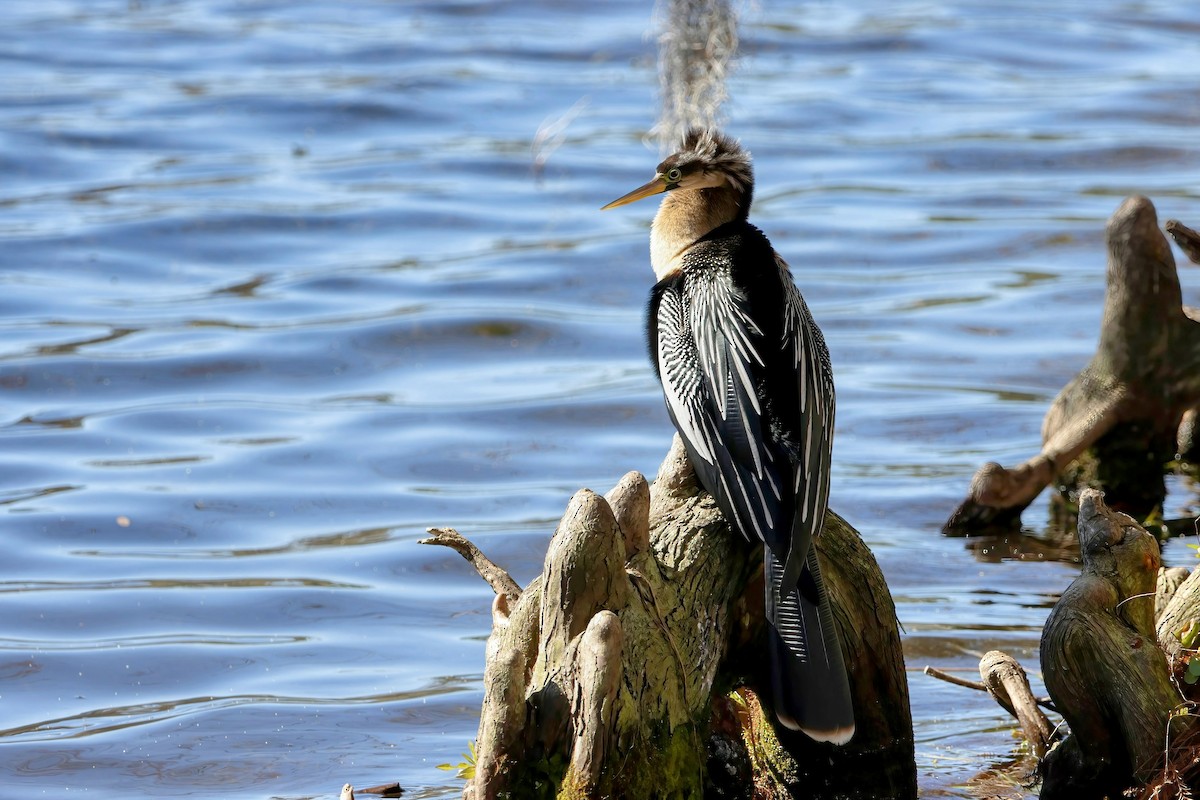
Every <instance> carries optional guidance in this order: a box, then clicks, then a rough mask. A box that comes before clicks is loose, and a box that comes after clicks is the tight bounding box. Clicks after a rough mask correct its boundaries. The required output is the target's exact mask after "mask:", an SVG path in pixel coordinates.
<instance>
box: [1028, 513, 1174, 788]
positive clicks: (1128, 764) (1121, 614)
mask: <svg viewBox="0 0 1200 800" xmlns="http://www.w3.org/2000/svg"><path fill="white" fill-rule="evenodd" d="M1079 542H1080V549H1081V551H1082V556H1083V569H1082V572H1081V574H1080V576H1079V577H1078V578H1076V579H1075V581H1074V582H1072V583H1071V585H1070V586H1069V587H1068V588H1067V590H1066V591H1065V592H1064V593H1063V595H1062V598H1061V599H1060V600H1059V601H1058V603H1057V604H1056V605H1055V607H1054V610H1053V611H1051V613H1050V617H1049V618H1048V619H1047V620H1046V626H1045V629H1044V631H1043V633H1042V672H1043V676H1044V678H1045V681H1046V689H1047V690H1048V691H1049V692H1050V696H1051V697H1052V698H1053V699H1054V703H1055V705H1056V706H1057V708H1058V710H1059V711H1060V712H1061V713H1062V715H1063V718H1064V719H1065V720H1066V721H1067V724H1068V725H1069V726H1070V729H1071V736H1070V738H1069V740H1068V741H1067V742H1064V744H1063V746H1061V747H1059V748H1057V749H1056V750H1054V751H1053V752H1052V753H1051V754H1050V755H1049V756H1048V757H1047V758H1046V759H1044V760H1043V762H1042V775H1043V788H1042V797H1043V798H1058V797H1063V798H1067V797H1070V798H1087V797H1097V798H1099V797H1104V796H1105V795H1108V796H1113V797H1119V796H1120V795H1121V793H1122V792H1123V791H1124V790H1125V789H1128V788H1130V787H1131V786H1140V785H1145V784H1147V783H1148V782H1150V781H1151V780H1152V779H1154V778H1155V776H1157V775H1159V774H1160V773H1161V772H1162V770H1163V768H1164V767H1165V761H1166V759H1165V747H1166V744H1165V743H1166V742H1167V741H1168V736H1167V732H1168V726H1171V727H1172V731H1171V732H1172V733H1173V734H1175V735H1176V736H1177V737H1183V736H1184V735H1186V734H1188V732H1189V731H1190V729H1191V728H1192V718H1190V717H1173V711H1174V710H1175V709H1176V707H1177V706H1179V705H1180V704H1181V702H1182V698H1181V697H1180V694H1179V692H1178V691H1177V690H1176V689H1175V687H1174V686H1173V685H1172V683H1171V677H1170V669H1169V664H1168V660H1167V656H1166V654H1165V653H1164V652H1163V650H1162V649H1161V648H1160V647H1159V646H1158V640H1157V637H1156V635H1155V620H1154V599H1155V593H1156V584H1157V579H1158V573H1159V567H1160V566H1161V561H1160V560H1159V552H1158V542H1157V540H1156V539H1155V538H1154V537H1153V536H1151V535H1150V534H1149V533H1147V532H1146V531H1145V530H1144V529H1143V528H1142V527H1141V526H1139V525H1138V524H1137V522H1136V521H1134V520H1133V519H1132V518H1131V517H1129V516H1127V515H1125V514H1122V513H1119V512H1116V511H1112V510H1110V509H1109V508H1108V507H1107V506H1105V504H1104V501H1103V499H1102V495H1101V494H1100V493H1099V492H1097V491H1094V490H1090V489H1089V490H1084V492H1083V493H1082V494H1081V496H1080V501H1079ZM1177 741H1178V740H1177Z"/></svg>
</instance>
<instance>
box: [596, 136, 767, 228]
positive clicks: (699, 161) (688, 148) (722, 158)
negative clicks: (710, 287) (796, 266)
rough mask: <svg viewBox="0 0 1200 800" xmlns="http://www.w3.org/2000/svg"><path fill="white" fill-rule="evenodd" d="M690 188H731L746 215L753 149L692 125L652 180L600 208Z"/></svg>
mask: <svg viewBox="0 0 1200 800" xmlns="http://www.w3.org/2000/svg"><path fill="white" fill-rule="evenodd" d="M689 189H693V190H695V189H714V190H718V191H724V192H729V193H731V194H733V195H735V196H736V197H737V205H738V207H739V208H740V209H741V215H742V217H745V216H746V214H747V213H748V212H749V210H750V196H751V193H752V192H753V190H754V170H753V168H752V167H751V165H750V153H748V152H747V151H746V150H744V149H742V146H741V145H740V144H738V142H737V140H736V139H731V138H730V137H728V136H725V135H724V134H722V133H720V132H718V131H713V130H708V129H704V128H692V129H691V130H689V131H688V132H687V133H686V134H685V135H684V137H683V143H682V144H681V145H680V148H679V150H678V151H676V152H675V153H673V154H671V155H670V156H668V157H667V159H666V160H665V161H663V162H662V163H661V164H659V165H658V169H657V170H655V175H654V178H653V179H652V180H651V181H650V182H649V183H647V184H645V185H644V186H639V187H638V188H636V189H634V190H633V191H632V192H630V193H629V194H627V195H625V196H624V197H619V198H617V199H616V200H613V201H612V202H611V203H609V204H608V205H606V206H604V208H602V209H601V210H602V211H607V210H608V209H610V208H616V207H617V206H623V205H625V204H626V203H632V202H633V201H635V200H641V199H642V198H644V197H650V196H651V195H656V194H662V193H663V192H674V191H681V190H683V191H686V190H689Z"/></svg>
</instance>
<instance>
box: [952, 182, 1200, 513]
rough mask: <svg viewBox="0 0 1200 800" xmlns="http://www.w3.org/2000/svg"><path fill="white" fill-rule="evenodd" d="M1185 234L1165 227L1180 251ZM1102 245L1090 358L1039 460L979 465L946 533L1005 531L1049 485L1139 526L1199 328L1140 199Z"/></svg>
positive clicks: (1198, 372)
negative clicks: (1087, 496) (1079, 489)
mask: <svg viewBox="0 0 1200 800" xmlns="http://www.w3.org/2000/svg"><path fill="white" fill-rule="evenodd" d="M1185 231H1189V229H1187V228H1185V227H1184V226H1182V225H1179V224H1178V223H1176V224H1175V225H1173V226H1172V233H1173V234H1175V235H1176V237H1177V238H1179V237H1181V236H1182V237H1184V240H1185V241H1187V238H1186V237H1187V234H1186V233H1185ZM1106 239H1107V243H1108V288H1107V293H1106V296H1105V302H1104V317H1103V321H1102V323H1101V330H1100V342H1099V345H1098V347H1097V349H1096V353H1095V355H1094V356H1093V357H1092V360H1091V362H1090V363H1089V364H1088V365H1087V366H1086V367H1085V368H1084V369H1083V371H1082V372H1080V373H1079V375H1077V376H1076V377H1075V378H1074V380H1072V381H1071V382H1070V383H1068V384H1067V386H1066V387H1064V388H1063V390H1062V391H1061V392H1060V393H1059V395H1058V397H1057V398H1055V400H1054V403H1053V404H1052V405H1051V407H1050V410H1049V411H1048V412H1047V414H1046V418H1045V420H1044V421H1043V423H1042V451H1041V453H1039V454H1038V455H1037V456H1035V457H1034V458H1031V459H1029V460H1028V461H1026V462H1025V463H1023V464H1020V465H1019V466H1017V467H1014V468H1011V469H1009V468H1005V467H1003V466H1001V465H1000V464H996V463H989V464H985V465H984V466H983V467H981V468H980V469H979V471H978V472H977V473H976V474H975V477H974V479H973V480H972V483H971V487H970V490H969V492H968V496H967V498H966V499H965V500H964V501H963V502H962V504H960V505H959V507H958V508H957V509H956V510H955V511H954V513H953V514H952V515H951V517H950V519H949V521H948V522H947V523H946V527H945V529H946V532H948V533H962V532H968V531H972V530H978V529H981V528H986V527H994V526H1005V525H1015V524H1016V523H1018V522H1019V520H1020V515H1021V512H1022V511H1023V510H1024V509H1025V508H1026V507H1027V506H1028V505H1029V503H1030V502H1032V501H1033V499H1034V498H1035V497H1037V495H1038V494H1039V493H1040V492H1041V491H1042V489H1043V488H1044V487H1045V486H1046V485H1048V484H1050V483H1051V482H1057V483H1060V484H1064V485H1066V486H1069V487H1076V486H1093V487H1103V488H1104V490H1105V491H1106V493H1107V496H1108V498H1109V502H1110V503H1112V504H1113V505H1114V507H1117V508H1121V509H1122V510H1127V511H1129V512H1130V513H1131V514H1133V515H1135V516H1139V517H1144V516H1145V515H1146V514H1148V513H1149V512H1150V511H1152V510H1153V509H1154V508H1155V507H1156V506H1157V505H1159V504H1160V503H1161V502H1162V499H1163V497H1164V495H1165V487H1164V484H1163V466H1164V465H1165V464H1166V463H1167V462H1168V461H1170V460H1172V459H1173V458H1174V457H1175V454H1176V452H1177V450H1178V449H1179V447H1178V442H1177V437H1178V435H1179V432H1180V425H1181V421H1182V420H1183V418H1184V415H1185V413H1186V412H1188V411H1189V410H1190V409H1192V408H1193V407H1195V406H1196V405H1197V404H1200V322H1197V321H1196V320H1193V319H1192V318H1191V317H1190V316H1189V315H1188V313H1187V312H1186V311H1185V309H1184V308H1183V303H1182V295H1181V292H1180V287H1179V277H1178V275H1177V274H1176V271H1175V260H1174V258H1173V257H1172V255H1171V248H1170V245H1169V244H1168V243H1167V240H1166V237H1165V236H1163V234H1162V232H1161V231H1160V230H1159V228H1158V220H1157V216H1156V214H1155V211H1154V205H1153V204H1152V203H1151V202H1150V201H1149V200H1148V199H1146V198H1145V197H1130V198H1129V199H1127V200H1126V201H1125V202H1124V203H1122V204H1121V207H1120V208H1118V209H1117V211H1116V212H1115V213H1114V214H1113V216H1112V217H1111V218H1110V219H1109V222H1108V226H1107V229H1106ZM1085 453H1086V455H1087V456H1088V457H1087V458H1083V459H1081V458H1080V457H1081V456H1084V455H1085Z"/></svg>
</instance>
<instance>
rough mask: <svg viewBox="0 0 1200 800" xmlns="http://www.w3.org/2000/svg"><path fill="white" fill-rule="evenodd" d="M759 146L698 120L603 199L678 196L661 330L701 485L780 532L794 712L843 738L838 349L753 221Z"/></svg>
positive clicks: (789, 707)
mask: <svg viewBox="0 0 1200 800" xmlns="http://www.w3.org/2000/svg"><path fill="white" fill-rule="evenodd" d="M753 191H754V173H753V170H752V168H751V166H750V154H749V153H747V152H746V151H745V150H743V149H742V147H741V146H740V145H739V144H738V143H737V142H736V141H735V140H733V139H730V138H728V137H726V136H724V135H722V134H720V133H717V132H714V131H708V130H697V129H693V130H691V131H689V132H688V133H687V134H686V135H685V136H684V140H683V145H682V147H681V148H680V150H679V152H677V153H675V154H674V155H672V156H670V157H669V158H667V159H666V160H665V161H663V162H662V163H661V164H659V165H658V171H657V174H656V175H655V176H654V179H653V180H651V181H650V182H649V183H647V184H646V185H645V186H642V187H640V188H638V189H634V190H633V191H632V192H630V193H629V194H627V195H625V196H624V197H622V198H620V199H619V200H614V201H613V202H611V203H609V204H608V205H607V206H605V207H604V208H606V209H608V208H613V207H615V206H619V205H624V204H625V203H631V202H633V201H634V200H640V199H642V198H644V197H649V196H651V195H656V194H662V193H665V196H664V197H663V201H662V205H661V206H660V207H659V209H658V214H657V215H656V216H655V217H654V225H653V227H652V228H651V233H650V261H651V264H652V265H653V267H654V274H655V275H656V276H657V278H658V283H657V284H656V285H655V287H654V290H653V292H652V293H651V296H650V313H649V320H648V326H647V327H648V337H649V342H650V355H651V359H652V360H653V362H654V366H655V370H656V372H657V373H658V377H659V380H660V381H661V382H662V386H663V393H664V394H665V395H666V401H667V410H668V411H669V412H670V415H671V419H672V421H673V422H674V423H675V427H676V428H677V429H678V430H679V433H680V435H681V436H682V437H683V441H684V444H685V445H686V447H687V451H688V456H689V458H690V460H691V462H692V465H693V467H694V468H695V470H696V475H697V477H698V478H699V480H700V484H701V485H702V486H703V487H704V488H705V489H707V490H708V491H709V492H710V493H711V494H712V495H713V497H714V498H715V499H716V502H717V505H718V507H719V508H720V509H721V512H722V513H723V514H724V515H725V518H726V519H727V520H728V521H729V522H730V524H731V525H732V526H733V527H734V528H736V529H737V530H740V531H741V532H742V534H743V535H744V536H746V538H747V539H749V540H750V541H751V542H754V541H761V542H762V543H763V544H764V545H765V549H764V552H763V564H764V573H765V579H766V580H765V582H766V617H767V621H768V625H767V629H768V632H767V637H768V642H769V649H770V657H771V674H772V684H773V689H774V695H775V710H776V714H777V716H778V717H779V720H780V722H782V723H783V724H784V725H786V726H787V727H789V728H793V729H798V730H802V731H804V732H805V733H807V734H808V735H809V736H811V737H812V738H814V739H817V740H819V741H829V742H836V743H844V742H846V741H848V740H849V739H850V737H851V736H852V735H853V734H854V709H853V705H852V702H851V697H850V686H849V679H848V677H847V675H846V667H845V664H844V662H843V660H842V651H841V647H840V645H839V643H838V636H837V632H836V630H835V629H834V622H833V613H832V610H831V609H830V606H829V600H828V598H827V597H826V595H825V589H824V586H823V585H822V582H821V572H820V566H819V565H818V563H817V556H816V551H815V549H814V548H813V547H812V546H811V545H812V540H813V537H814V536H815V535H816V534H818V533H819V532H820V530H821V525H822V522H823V520H824V518H825V509H826V505H827V503H828V499H829V460H830V450H831V447H832V442H833V414H834V397H833V375H832V370H831V367H830V364H829V351H828V349H827V348H826V347H825V339H824V337H823V336H822V335H821V330H820V328H818V327H817V324H816V323H815V322H814V321H813V318H812V315H811V314H810V313H809V311H808V306H807V304H805V302H804V298H803V297H802V296H801V294H800V291H799V290H798V289H797V288H796V285H795V283H793V282H792V276H791V273H790V271H789V269H788V266H787V264H786V263H785V262H784V260H783V259H782V258H780V257H779V256H778V255H777V254H776V253H775V250H774V248H772V247H771V243H770V242H769V241H767V237H766V236H764V235H763V233H762V231H760V230H758V228H756V227H754V226H753V225H751V224H750V223H749V222H748V221H747V216H748V215H749V212H750V201H751V196H752V194H753Z"/></svg>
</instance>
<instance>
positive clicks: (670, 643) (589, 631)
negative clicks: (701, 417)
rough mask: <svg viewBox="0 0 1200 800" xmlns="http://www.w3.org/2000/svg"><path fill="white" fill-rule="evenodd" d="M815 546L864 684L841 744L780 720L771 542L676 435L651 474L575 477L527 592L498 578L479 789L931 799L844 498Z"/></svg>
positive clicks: (896, 651) (902, 680)
mask: <svg viewBox="0 0 1200 800" xmlns="http://www.w3.org/2000/svg"><path fill="white" fill-rule="evenodd" d="M433 541H436V540H433ZM439 543H440V542H439ZM456 549H459V550H460V552H462V548H459V547H456ZM817 552H818V555H819V557H820V558H821V566H822V569H823V570H824V571H825V578H826V585H827V589H828V591H829V594H830V598H831V600H832V602H833V606H834V609H835V619H836V622H837V624H838V628H839V633H840V634H841V636H842V646H843V651H844V655H845V657H846V663H847V665H848V667H849V670H850V675H851V682H852V690H853V692H854V699H855V714H856V718H857V732H856V734H855V737H854V739H853V740H852V741H851V742H850V743H849V744H848V745H846V746H843V747H836V746H833V745H829V744H819V743H816V742H813V741H811V740H809V739H807V737H804V736H803V735H802V734H796V733H793V732H791V731H787V730H783V729H777V728H776V727H775V723H774V715H773V713H772V712H771V710H770V708H769V704H770V698H769V695H768V690H767V689H762V690H760V688H759V687H769V686H770V682H769V680H768V679H767V677H766V675H765V674H763V670H764V668H765V661H766V659H765V655H764V654H765V652H766V650H765V639H764V637H763V630H764V626H763V602H762V594H763V587H762V583H761V580H762V578H761V573H762V564H761V560H760V559H761V557H762V556H761V549H760V548H752V547H750V545H749V544H747V543H746V542H745V541H744V540H743V539H742V538H741V537H740V536H738V535H737V534H734V533H731V532H730V530H729V528H728V526H727V525H726V524H725V522H724V520H723V519H722V518H721V515H720V512H719V511H718V510H717V508H716V506H715V504H714V503H713V502H712V500H711V498H710V497H709V496H708V495H707V494H705V493H703V492H702V491H701V490H700V489H699V487H698V486H697V484H696V481H695V476H694V475H693V473H692V471H691V466H690V465H689V464H688V461H687V457H686V455H685V454H684V451H683V448H682V445H681V443H680V442H679V440H678V438H676V441H675V446H674V448H673V449H672V450H671V453H670V454H669V455H668V457H667V459H666V461H665V462H664V463H663V466H662V468H661V470H660V472H659V476H658V478H657V480H656V481H655V484H654V487H653V489H652V490H651V489H650V488H649V487H648V486H647V484H646V481H645V479H644V478H642V477H641V476H640V475H638V474H637V473H630V474H629V475H627V476H625V478H623V479H622V480H621V482H620V483H619V484H618V486H617V487H616V488H614V489H613V490H612V492H610V493H609V494H608V496H607V498H602V497H600V496H598V495H595V494H593V493H592V492H589V491H587V490H582V491H580V492H579V493H577V494H576V495H575V497H574V498H573V499H572V500H571V503H570V505H569V506H568V508H567V512H566V514H565V515H564V516H563V519H562V521H561V522H560V523H559V526H558V529H557V530H556V531H555V533H554V537H553V538H552V540H551V542H550V546H549V549H548V552H547V554H546V561H545V567H544V570H543V572H542V574H541V575H540V576H539V577H537V578H535V579H534V580H533V581H532V582H531V583H530V585H529V586H527V587H526V588H525V589H524V591H522V592H520V594H519V597H518V598H516V600H515V602H513V601H511V600H510V599H509V594H508V593H506V592H504V591H503V589H504V588H505V584H504V582H503V581H498V582H497V581H490V582H492V584H493V586H494V587H497V589H498V591H500V593H499V594H497V597H496V602H495V604H494V605H493V629H492V634H491V636H490V637H489V639H488V645H487V664H486V666H485V670H484V700H483V708H482V713H481V718H480V724H479V736H478V740H477V743H476V765H475V777H474V779H473V780H472V781H471V782H470V784H469V785H468V786H467V787H466V789H465V791H464V794H463V796H464V798H468V800H470V799H477V800H483V798H497V797H513V798H518V797H519V798H526V797H530V798H537V797H557V798H577V797H621V798H694V797H701V796H704V797H730V798H733V797H737V798H750V797H754V798H783V797H813V798H816V797H854V796H862V797H896V798H906V797H916V772H915V764H914V756H913V737H912V720H911V716H910V710H909V703H908V686H907V681H906V677H905V673H904V664H903V657H902V654H901V649H900V638H899V631H898V627H897V623H896V617H895V608H894V606H893V603H892V599H891V595H890V594H889V593H888V590H887V587H886V585H885V584H884V581H883V577H882V574H881V573H880V572H879V568H878V565H877V564H876V563H875V560H874V558H873V557H872V555H871V553H870V551H869V550H868V549H867V548H866V547H865V545H863V543H862V541H861V540H860V538H859V537H858V535H857V532H855V531H854V530H853V528H851V527H850V526H849V525H848V524H847V523H846V522H845V521H844V520H842V519H841V518H840V517H838V516H837V515H836V514H834V513H832V512H830V513H829V515H828V518H827V520H826V523H825V528H824V532H823V534H822V535H821V536H820V537H819V538H818V541H817Z"/></svg>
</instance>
